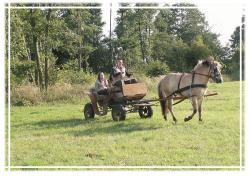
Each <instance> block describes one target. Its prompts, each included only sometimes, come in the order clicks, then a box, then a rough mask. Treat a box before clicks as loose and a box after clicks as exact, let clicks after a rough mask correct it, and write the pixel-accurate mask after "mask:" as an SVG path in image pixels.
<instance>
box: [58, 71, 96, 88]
mask: <svg viewBox="0 0 250 176" xmlns="http://www.w3.org/2000/svg"><path fill="white" fill-rule="evenodd" d="M57 79H58V81H57V82H58V83H61V84H62V83H68V84H82V85H89V84H91V83H93V82H94V81H95V80H96V75H94V74H92V73H87V72H83V71H75V70H65V69H63V70H59V71H58V75H57Z"/></svg>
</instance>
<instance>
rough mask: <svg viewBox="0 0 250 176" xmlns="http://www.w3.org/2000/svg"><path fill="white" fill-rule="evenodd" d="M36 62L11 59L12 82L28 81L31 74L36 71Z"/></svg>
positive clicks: (21, 82)
mask: <svg viewBox="0 0 250 176" xmlns="http://www.w3.org/2000/svg"><path fill="white" fill-rule="evenodd" d="M34 68H35V63H34V62H33V61H28V60H27V61H19V60H18V59H17V60H16V59H13V60H11V67H10V69H11V83H15V84H23V83H27V82H28V78H29V77H28V76H29V74H31V73H33V72H34Z"/></svg>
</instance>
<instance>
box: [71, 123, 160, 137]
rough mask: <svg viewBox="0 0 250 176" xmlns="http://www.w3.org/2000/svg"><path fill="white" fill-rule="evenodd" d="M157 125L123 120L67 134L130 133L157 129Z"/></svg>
mask: <svg viewBox="0 0 250 176" xmlns="http://www.w3.org/2000/svg"><path fill="white" fill-rule="evenodd" d="M159 128H161V127H158V126H141V124H139V123H135V124H128V123H124V122H116V123H113V124H112V125H110V126H106V127H96V128H89V129H86V130H83V131H71V132H69V134H72V135H74V136H94V135H99V134H119V133H131V132H138V131H152V130H156V129H159Z"/></svg>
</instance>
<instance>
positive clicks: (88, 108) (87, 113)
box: [83, 103, 95, 120]
mask: <svg viewBox="0 0 250 176" xmlns="http://www.w3.org/2000/svg"><path fill="white" fill-rule="evenodd" d="M83 112H84V117H85V119H86V120H87V119H93V118H94V117H95V112H94V109H93V106H92V104H91V103H87V104H86V105H85V106H84V110H83Z"/></svg>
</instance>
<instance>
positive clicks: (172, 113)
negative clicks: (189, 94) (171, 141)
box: [168, 99, 177, 123]
mask: <svg viewBox="0 0 250 176" xmlns="http://www.w3.org/2000/svg"><path fill="white" fill-rule="evenodd" d="M168 109H169V111H170V113H171V115H172V117H173V120H174V123H177V119H176V118H175V114H174V111H173V99H169V100H168Z"/></svg>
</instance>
